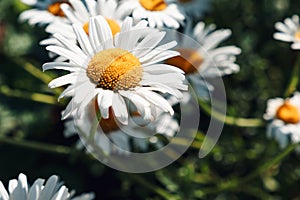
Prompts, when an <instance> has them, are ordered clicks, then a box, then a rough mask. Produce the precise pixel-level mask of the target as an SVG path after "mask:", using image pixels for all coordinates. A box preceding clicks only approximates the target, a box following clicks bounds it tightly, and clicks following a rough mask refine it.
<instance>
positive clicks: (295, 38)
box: [273, 15, 300, 49]
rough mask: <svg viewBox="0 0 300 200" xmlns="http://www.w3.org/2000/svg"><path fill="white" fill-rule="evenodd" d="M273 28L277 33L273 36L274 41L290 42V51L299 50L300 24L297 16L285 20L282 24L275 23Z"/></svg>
mask: <svg viewBox="0 0 300 200" xmlns="http://www.w3.org/2000/svg"><path fill="white" fill-rule="evenodd" d="M275 28H276V30H277V31H279V32H276V33H274V35H273V37H274V38H275V39H276V40H281V41H283V42H292V45H291V48H292V49H300V23H299V16H298V15H293V16H292V17H291V18H286V19H285V20H284V23H282V22H276V23H275Z"/></svg>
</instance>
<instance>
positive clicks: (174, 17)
mask: <svg viewBox="0 0 300 200" xmlns="http://www.w3.org/2000/svg"><path fill="white" fill-rule="evenodd" d="M119 12H120V13H121V15H122V16H123V17H126V16H128V15H131V14H132V17H133V18H134V19H135V20H136V21H140V20H142V19H146V20H147V21H148V22H149V26H150V27H151V28H154V27H157V28H163V27H167V28H172V29H178V28H179V27H180V24H183V21H184V19H185V16H184V15H183V13H181V11H180V10H179V8H178V5H177V4H175V3H168V2H167V1H164V0H151V1H149V0H123V1H121V3H120V7H119Z"/></svg>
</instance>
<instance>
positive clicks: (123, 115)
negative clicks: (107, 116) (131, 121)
mask: <svg viewBox="0 0 300 200" xmlns="http://www.w3.org/2000/svg"><path fill="white" fill-rule="evenodd" d="M112 108H113V111H114V114H115V116H116V117H117V119H118V121H120V122H121V123H122V124H124V125H126V124H128V111H127V108H126V103H125V101H124V99H123V98H122V96H120V95H119V94H116V93H114V94H113V98H112Z"/></svg>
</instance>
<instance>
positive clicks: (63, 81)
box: [48, 73, 78, 88]
mask: <svg viewBox="0 0 300 200" xmlns="http://www.w3.org/2000/svg"><path fill="white" fill-rule="evenodd" d="M77 78H78V74H76V73H71V74H67V75H64V76H61V77H59V78H56V79H53V80H52V81H51V82H50V83H49V84H48V86H49V87H50V88H56V87H60V86H63V85H67V84H74V83H75V82H76V80H77Z"/></svg>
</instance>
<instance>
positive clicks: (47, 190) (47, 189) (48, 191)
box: [38, 175, 58, 200]
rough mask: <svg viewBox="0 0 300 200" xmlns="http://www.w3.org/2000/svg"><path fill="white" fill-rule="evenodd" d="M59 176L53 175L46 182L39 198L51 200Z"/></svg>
mask: <svg viewBox="0 0 300 200" xmlns="http://www.w3.org/2000/svg"><path fill="white" fill-rule="evenodd" d="M57 182H58V177H57V176H55V175H52V176H51V177H50V178H49V179H48V180H47V182H46V184H45V186H44V188H43V190H42V192H41V194H40V196H39V199H38V200H50V198H51V196H52V194H53V192H54V189H55V187H56V185H57Z"/></svg>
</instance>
